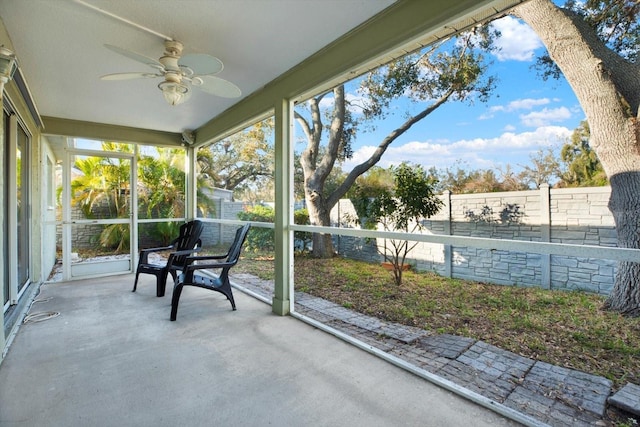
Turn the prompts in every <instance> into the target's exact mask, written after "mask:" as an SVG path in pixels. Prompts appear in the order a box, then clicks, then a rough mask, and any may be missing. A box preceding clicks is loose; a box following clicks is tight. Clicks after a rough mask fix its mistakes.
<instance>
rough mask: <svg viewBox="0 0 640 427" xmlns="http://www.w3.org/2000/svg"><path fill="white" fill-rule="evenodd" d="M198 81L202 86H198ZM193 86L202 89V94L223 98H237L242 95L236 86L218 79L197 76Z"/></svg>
mask: <svg viewBox="0 0 640 427" xmlns="http://www.w3.org/2000/svg"><path fill="white" fill-rule="evenodd" d="M198 80H201V81H202V84H198ZM193 85H194V86H196V87H198V88H200V89H202V91H203V92H206V93H208V94H211V95H216V96H221V97H223V98H238V97H240V95H242V91H241V90H240V88H238V86H236V85H234V84H233V83H231V82H229V81H227V80H224V79H221V78H219V77H214V76H198V77H197V78H196V79H194V83H193Z"/></svg>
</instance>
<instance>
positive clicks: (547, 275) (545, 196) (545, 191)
mask: <svg viewBox="0 0 640 427" xmlns="http://www.w3.org/2000/svg"><path fill="white" fill-rule="evenodd" d="M540 241H541V242H551V201H550V190H549V184H541V185H540ZM540 257H541V260H540V269H541V272H542V279H541V282H542V283H540V286H541V287H542V289H551V255H550V254H540Z"/></svg>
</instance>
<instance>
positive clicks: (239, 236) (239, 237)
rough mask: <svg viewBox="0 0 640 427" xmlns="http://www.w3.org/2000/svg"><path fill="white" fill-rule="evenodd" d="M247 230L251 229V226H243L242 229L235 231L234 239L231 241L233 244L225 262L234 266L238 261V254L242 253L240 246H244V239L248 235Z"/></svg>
mask: <svg viewBox="0 0 640 427" xmlns="http://www.w3.org/2000/svg"><path fill="white" fill-rule="evenodd" d="M249 228H251V224H245V225H243V226H242V227H240V228H238V229H237V230H236V237H235V239H233V243H232V244H231V247H230V248H229V253H228V255H227V262H228V263H232V264H236V263H237V262H238V260H239V259H240V252H241V251H242V245H243V244H244V241H245V239H246V238H247V234H248V233H249Z"/></svg>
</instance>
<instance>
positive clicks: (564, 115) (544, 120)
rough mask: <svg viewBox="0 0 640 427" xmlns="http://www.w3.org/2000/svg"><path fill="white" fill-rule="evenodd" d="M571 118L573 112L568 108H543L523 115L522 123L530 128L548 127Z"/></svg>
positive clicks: (521, 117)
mask: <svg viewBox="0 0 640 427" xmlns="http://www.w3.org/2000/svg"><path fill="white" fill-rule="evenodd" d="M570 117H571V111H569V109H568V108H567V107H559V108H543V109H542V110H541V111H532V112H531V113H528V114H522V115H521V116H520V121H521V122H522V124H523V125H525V126H529V127H538V126H548V125H550V124H551V123H556V122H562V121H564V120H567V119H569V118H570Z"/></svg>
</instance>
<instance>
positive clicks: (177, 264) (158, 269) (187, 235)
mask: <svg viewBox="0 0 640 427" xmlns="http://www.w3.org/2000/svg"><path fill="white" fill-rule="evenodd" d="M203 229H204V224H203V223H202V221H198V220H193V221H189V222H187V223H185V224H182V225H181V226H180V233H179V235H178V237H176V238H175V239H174V240H172V241H171V243H169V245H168V246H164V247H160V248H149V249H142V250H141V251H140V259H139V261H138V268H137V269H136V280H135V282H134V283H133V291H132V292H135V291H136V288H137V287H138V276H139V275H140V273H147V274H153V275H154V276H156V296H158V297H163V296H164V293H165V289H166V287H167V276H168V275H169V274H171V276H172V277H173V280H174V281H175V280H176V278H177V277H178V273H177V272H178V271H183V270H184V267H185V265H186V260H187V257H188V256H189V255H193V253H194V252H198V251H199V250H200V249H201V247H202V242H201V240H200V235H201V234H202V230H203ZM169 250H170V251H172V252H171V253H170V254H169V258H168V259H167V262H166V263H164V264H154V263H152V262H150V261H149V254H151V253H153V252H161V251H169Z"/></svg>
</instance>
